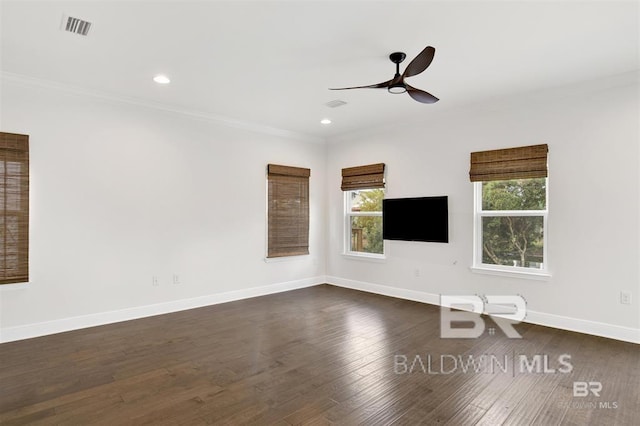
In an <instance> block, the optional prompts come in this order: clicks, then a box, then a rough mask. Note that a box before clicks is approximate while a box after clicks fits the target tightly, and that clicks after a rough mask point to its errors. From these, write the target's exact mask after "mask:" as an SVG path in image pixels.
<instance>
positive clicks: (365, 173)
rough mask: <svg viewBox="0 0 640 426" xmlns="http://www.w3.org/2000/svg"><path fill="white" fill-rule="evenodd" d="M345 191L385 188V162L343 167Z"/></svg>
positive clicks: (343, 186)
mask: <svg viewBox="0 0 640 426" xmlns="http://www.w3.org/2000/svg"><path fill="white" fill-rule="evenodd" d="M340 188H341V189H342V190H343V191H353V190H355V189H372V188H384V163H378V164H369V165H366V166H358V167H348V168H346V169H342V185H341V186H340Z"/></svg>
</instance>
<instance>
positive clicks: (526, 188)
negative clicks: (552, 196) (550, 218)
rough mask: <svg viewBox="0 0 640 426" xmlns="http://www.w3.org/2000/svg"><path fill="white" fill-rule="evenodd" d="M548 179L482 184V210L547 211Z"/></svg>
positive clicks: (498, 181)
mask: <svg viewBox="0 0 640 426" xmlns="http://www.w3.org/2000/svg"><path fill="white" fill-rule="evenodd" d="M546 187H547V179H546V178H537V179H516V180H496V181H491V182H482V210H545V208H546V205H547V199H546V198H547V196H546V193H547V188H546Z"/></svg>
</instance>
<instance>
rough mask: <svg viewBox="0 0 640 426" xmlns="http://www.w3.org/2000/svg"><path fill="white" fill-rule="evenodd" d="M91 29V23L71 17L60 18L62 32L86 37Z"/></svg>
mask: <svg viewBox="0 0 640 426" xmlns="http://www.w3.org/2000/svg"><path fill="white" fill-rule="evenodd" d="M90 29H91V22H89V21H85V20H82V19H80V18H74V17H73V16H66V15H63V17H62V30H63V31H67V32H70V33H74V34H80V35H82V36H86V35H88V34H89V30H90Z"/></svg>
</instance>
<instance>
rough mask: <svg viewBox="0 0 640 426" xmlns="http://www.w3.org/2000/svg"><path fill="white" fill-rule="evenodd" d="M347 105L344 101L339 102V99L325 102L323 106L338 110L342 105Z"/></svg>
mask: <svg viewBox="0 0 640 426" xmlns="http://www.w3.org/2000/svg"><path fill="white" fill-rule="evenodd" d="M346 104H347V103H346V102H345V101H341V100H340V99H336V100H334V101H329V102H327V103H326V104H325V105H326V106H328V107H329V108H338V107H341V106H342V105H346Z"/></svg>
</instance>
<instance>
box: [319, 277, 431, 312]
mask: <svg viewBox="0 0 640 426" xmlns="http://www.w3.org/2000/svg"><path fill="white" fill-rule="evenodd" d="M326 278H327V284H331V285H335V286H337V287H344V288H350V289H352V290H360V291H366V292H367V293H374V294H380V295H383V296H389V297H396V298H398V299H405V300H413V301H414V302H422V303H428V304H430V305H436V306H440V295H439V294H433V293H426V292H423V291H416V290H409V289H406V288H399V287H390V286H386V285H382V284H373V283H368V282H364V281H356V280H350V279H346V278H339V277H333V276H327V277H326Z"/></svg>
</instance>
